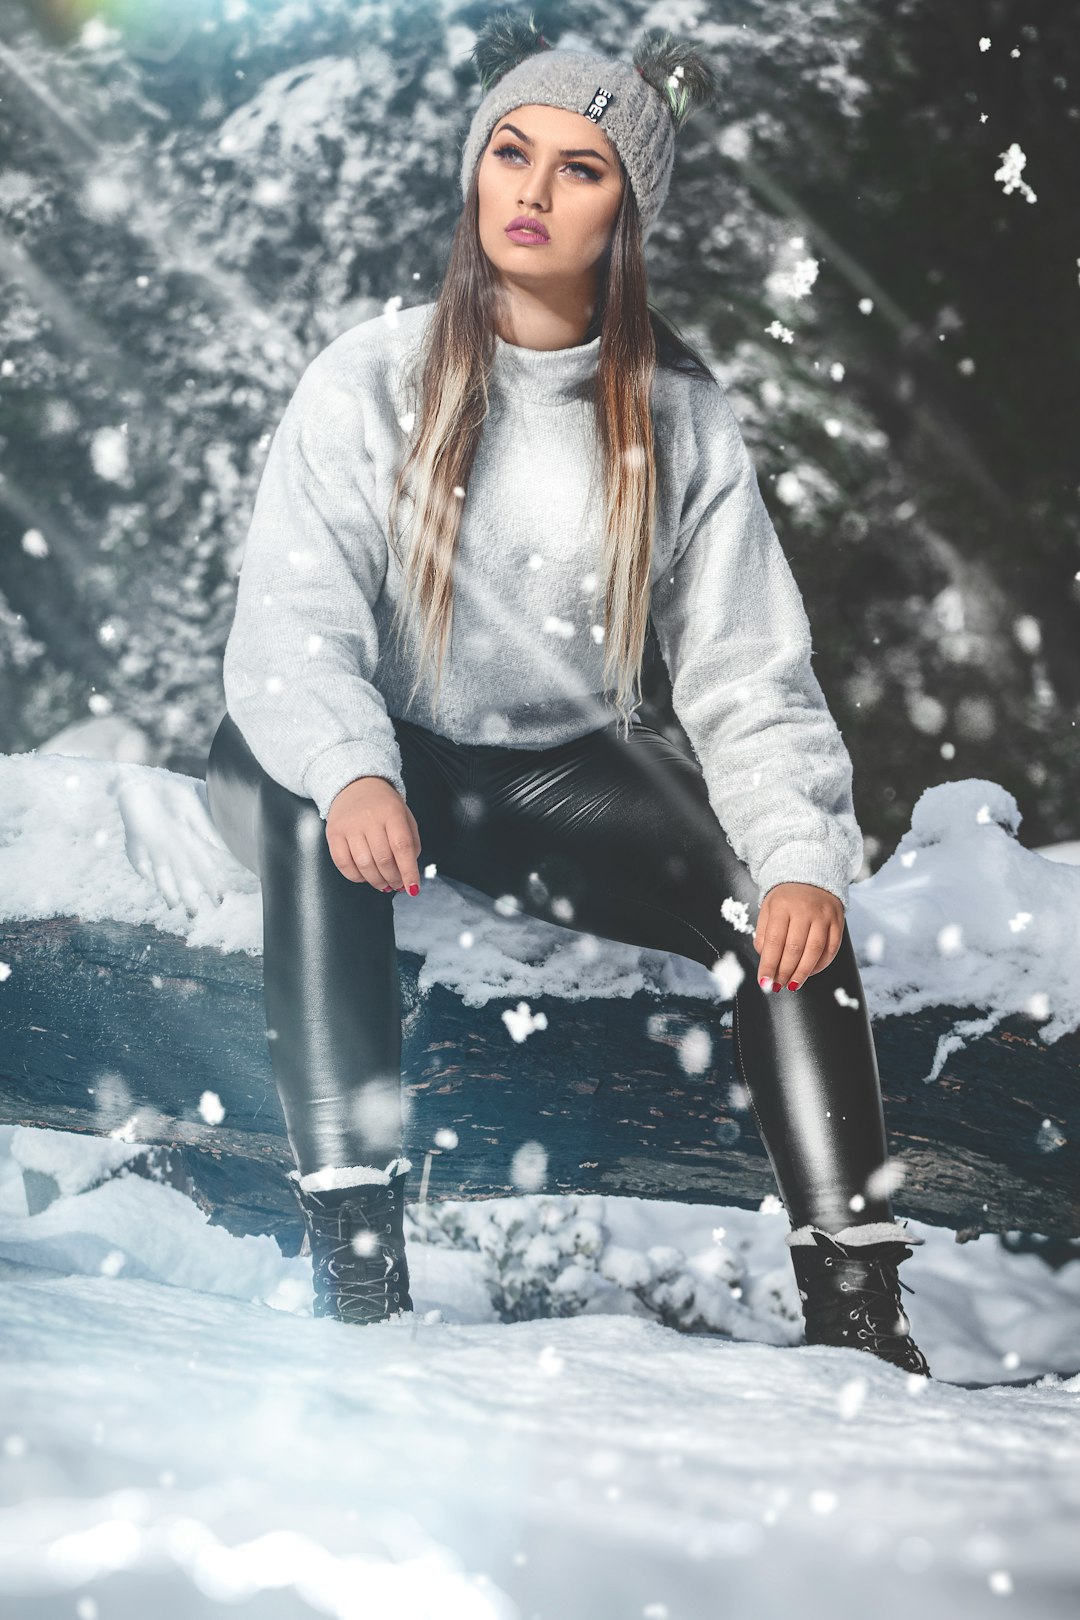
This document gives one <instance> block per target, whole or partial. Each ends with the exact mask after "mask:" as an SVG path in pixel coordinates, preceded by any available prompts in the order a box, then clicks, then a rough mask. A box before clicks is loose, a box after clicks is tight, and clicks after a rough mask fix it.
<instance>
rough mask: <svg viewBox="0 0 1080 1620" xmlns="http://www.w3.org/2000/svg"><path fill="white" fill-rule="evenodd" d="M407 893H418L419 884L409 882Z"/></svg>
mask: <svg viewBox="0 0 1080 1620" xmlns="http://www.w3.org/2000/svg"><path fill="white" fill-rule="evenodd" d="M409 893H410V894H419V893H420V885H419V883H410V884H409Z"/></svg>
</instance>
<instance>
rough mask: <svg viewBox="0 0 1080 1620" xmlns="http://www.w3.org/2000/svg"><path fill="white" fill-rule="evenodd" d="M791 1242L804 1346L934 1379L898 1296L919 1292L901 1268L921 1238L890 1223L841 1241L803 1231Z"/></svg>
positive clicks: (852, 1230)
mask: <svg viewBox="0 0 1080 1620" xmlns="http://www.w3.org/2000/svg"><path fill="white" fill-rule="evenodd" d="M898 1233H899V1234H900V1235H895V1234H898ZM885 1234H888V1235H885ZM868 1240H873V1241H868ZM787 1241H788V1244H789V1246H790V1248H791V1262H792V1265H793V1266H794V1268H795V1276H796V1279H797V1281H798V1284H799V1295H800V1298H801V1299H802V1302H803V1318H804V1320H805V1322H806V1343H807V1344H832V1345H840V1346H841V1347H843V1346H847V1347H848V1348H850V1349H852V1350H869V1351H870V1352H871V1353H872V1354H873V1355H876V1356H879V1357H880V1358H881V1360H882V1361H889V1362H891V1363H892V1364H893V1366H894V1367H900V1368H902V1369H903V1370H904V1371H905V1372H913V1373H922V1374H923V1375H924V1376H925V1377H926V1378H929V1377H930V1368H929V1366H928V1364H927V1361H926V1357H925V1356H924V1355H923V1353H922V1351H921V1350H920V1349H919V1347H918V1345H917V1344H916V1343H915V1341H914V1339H912V1338H911V1336H910V1333H909V1331H908V1329H909V1328H910V1326H911V1324H910V1322H909V1321H908V1319H907V1316H906V1314H905V1312H904V1310H903V1307H902V1306H901V1303H900V1290H901V1288H906V1289H907V1291H908V1293H909V1294H913V1293H914V1292H915V1290H914V1289H913V1288H909V1287H908V1284H907V1283H905V1282H901V1281H900V1278H899V1277H898V1276H897V1274H896V1268H897V1266H898V1265H899V1264H900V1262H901V1261H902V1260H910V1259H911V1252H912V1251H911V1245H912V1244H916V1243H921V1242H922V1241H923V1240H922V1238H916V1237H913V1236H912V1235H911V1234H910V1233H907V1232H904V1229H903V1228H902V1227H900V1226H898V1225H897V1224H896V1223H895V1222H891V1221H888V1222H877V1223H875V1224H874V1225H868V1226H865V1227H857V1226H855V1227H846V1228H845V1229H844V1231H843V1232H839V1233H829V1232H824V1231H822V1230H821V1228H820V1227H816V1226H810V1227H800V1228H799V1229H798V1230H797V1231H796V1232H792V1233H789V1235H788V1240H787Z"/></svg>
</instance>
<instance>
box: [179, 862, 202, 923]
mask: <svg viewBox="0 0 1080 1620" xmlns="http://www.w3.org/2000/svg"><path fill="white" fill-rule="evenodd" d="M180 893H181V895H182V896H183V900H184V910H185V911H186V912H187V913H188V915H189V916H190V917H194V916H195V915H196V913H197V912H198V909H199V907H200V905H201V904H202V902H203V899H204V897H205V895H206V890H205V889H204V888H203V887H202V885H201V884H200V883H199V882H198V880H197V879H196V878H195V877H194V876H193V875H192V873H190V872H185V873H184V874H183V875H182V877H181V879H180Z"/></svg>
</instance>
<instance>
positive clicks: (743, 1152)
mask: <svg viewBox="0 0 1080 1620" xmlns="http://www.w3.org/2000/svg"><path fill="white" fill-rule="evenodd" d="M0 957H2V959H3V960H5V961H6V962H9V963H11V964H12V965H13V967H14V968H16V969H17V971H13V972H12V973H11V974H10V976H9V978H8V981H7V983H6V984H5V986H4V993H3V997H2V999H0V1016H2V1026H0V1036H2V1052H3V1056H2V1060H0V1061H2V1069H0V1123H4V1124H23V1125H33V1126H39V1127H40V1126H46V1127H51V1128H54V1129H64V1130H73V1131H87V1132H91V1133H94V1134H98V1135H116V1136H119V1137H121V1138H122V1139H123V1140H126V1141H131V1142H141V1143H156V1144H164V1145H167V1146H170V1147H173V1148H179V1149H181V1152H182V1158H183V1162H184V1165H185V1167H186V1169H187V1172H188V1173H189V1174H190V1176H191V1178H192V1181H193V1182H194V1185H195V1187H196V1188H198V1189H199V1191H200V1192H201V1194H202V1195H203V1197H204V1198H205V1199H206V1200H207V1207H209V1208H210V1209H212V1210H213V1212H214V1218H215V1219H217V1220H219V1221H220V1222H222V1224H224V1225H226V1226H228V1227H229V1228H230V1229H231V1230H234V1231H265V1230H269V1231H275V1232H276V1231H282V1230H284V1229H286V1228H287V1229H291V1228H292V1227H293V1226H294V1224H295V1214H294V1210H293V1207H292V1202H291V1198H290V1197H289V1195H288V1192H287V1189H286V1187H285V1182H284V1176H285V1172H286V1170H288V1169H289V1168H291V1165H292V1157H291V1154H290V1152H289V1147H288V1142H287V1140H286V1137H285V1132H284V1125H283V1121H282V1117H281V1112H280V1107H279V1105H278V1100H277V1094H276V1091H275V1089H274V1084H273V1079H272V1075H271V1071H270V1063H269V1054H268V1047H267V1043H266V1038H265V1020H264V1015H263V1002H262V978H261V963H260V960H259V959H258V958H257V957H252V956H251V955H250V954H248V953H245V952H222V951H220V950H217V949H211V948H205V947H203V948H198V947H196V948H193V947H191V946H188V945H186V944H185V943H184V942H183V940H182V939H179V938H177V937H176V936H173V935H168V934H164V933H162V932H160V931H159V930H157V929H155V928H151V927H147V926H145V925H143V926H134V925H131V924H128V923H120V922H108V921H98V922H95V923H83V922H80V921H78V920H77V919H74V918H51V919H45V920H41V919H37V920H29V921H25V922H20V923H8V924H6V925H4V926H3V928H2V931H0ZM400 965H401V987H402V1011H403V1054H402V1059H403V1074H404V1082H405V1084H404V1095H405V1110H406V1115H407V1120H408V1123H407V1127H406V1139H405V1148H406V1152H407V1154H408V1156H409V1157H410V1158H411V1159H412V1161H413V1164H414V1166H416V1170H417V1174H414V1177H413V1196H414V1197H415V1196H416V1195H417V1189H418V1175H419V1173H420V1172H422V1171H423V1169H424V1166H425V1159H426V1157H427V1155H428V1154H429V1152H430V1154H431V1158H430V1163H429V1165H428V1167H427V1168H428V1179H427V1182H426V1187H425V1193H426V1196H427V1197H429V1198H433V1199H439V1198H444V1197H455V1198H473V1197H475V1198H484V1197H491V1196H496V1195H503V1194H506V1193H514V1192H519V1191H522V1190H530V1191H538V1190H546V1191H551V1192H583V1193H588V1192H600V1193H610V1194H616V1195H624V1196H625V1195H631V1196H637V1197H642V1198H659V1199H675V1200H678V1201H681V1202H689V1203H695V1202H705V1203H733V1204H737V1205H741V1206H744V1207H757V1205H758V1204H759V1203H760V1201H761V1199H762V1198H763V1197H765V1196H766V1195H767V1194H769V1193H770V1192H775V1190H776V1189H775V1182H774V1180H773V1177H772V1172H771V1169H770V1166H769V1164H768V1161H767V1159H766V1157H765V1154H764V1151H763V1149H762V1146H761V1143H760V1140H759V1138H758V1136H757V1133H756V1130H755V1128H754V1126H753V1124H752V1121H751V1119H750V1116H749V1114H748V1113H747V1111H746V1110H745V1108H741V1107H738V1106H736V1105H735V1103H734V1102H733V1083H734V1081H735V1079H736V1070H735V1067H734V1057H733V1053H732V1051H731V1043H730V1036H731V1031H730V1008H729V1007H727V1006H726V1004H725V1003H722V1002H717V1003H715V1004H713V1005H712V1006H709V1005H708V1004H705V1005H703V1004H702V1002H701V1000H700V999H699V998H695V997H690V996H680V995H678V994H675V993H672V994H669V995H668V996H666V997H664V998H658V997H657V996H656V995H655V994H652V993H648V992H639V993H638V994H636V995H633V996H630V997H629V998H618V999H595V998H593V999H587V1000H579V1001H566V1000H563V999H561V998H559V997H554V996H548V997H539V998H538V997H533V998H532V999H531V1000H530V1002H529V1012H530V1013H531V1018H532V1022H533V1024H534V1026H537V1027H534V1029H533V1032H532V1033H531V1034H530V1035H529V1037H528V1038H527V1039H524V1040H521V1041H515V1040H514V1039H513V1037H512V1035H511V1034H510V1032H509V1030H508V1026H507V1023H506V1021H505V1020H504V1018H503V1017H500V1016H499V1014H498V1011H497V1010H495V1009H492V1008H491V1007H490V1006H489V1007H487V1008H485V1009H481V1010H478V1009H476V1008H473V1007H469V1006H467V1005H465V1004H464V1003H463V1002H462V1000H461V998H460V996H458V995H457V994H455V993H454V992H452V991H450V990H448V989H446V988H445V987H444V986H442V985H438V984H436V985H434V986H432V987H431V988H430V989H429V990H427V991H426V992H424V993H421V991H420V990H419V988H418V971H419V968H420V966H421V959H420V958H419V957H417V956H415V955H412V954H411V953H409V952H406V951H403V952H401V954H400ZM969 1011H970V1009H969ZM541 1013H544V1014H545V1015H546V1019H547V1023H546V1027H544V1025H543V1020H541V1019H540V1018H539V1015H540V1014H541ZM521 1016H524V1014H522V1015H521ZM954 1018H955V1015H954V1013H953V1012H952V1011H950V1010H948V1009H945V1008H940V1007H939V1008H934V1009H931V1010H927V1011H926V1012H923V1013H917V1014H909V1015H907V1016H904V1017H899V1018H887V1019H883V1020H880V1021H878V1022H877V1024H876V1026H875V1038H876V1042H877V1048H878V1057H879V1065H880V1070H881V1075H882V1085H883V1090H884V1094H885V1105H886V1118H887V1123H888V1133H889V1143H890V1150H891V1152H892V1154H893V1155H894V1157H895V1158H897V1159H898V1161H900V1162H901V1163H902V1166H903V1171H904V1179H903V1182H902V1185H901V1186H900V1187H899V1188H898V1190H897V1192H896V1194H895V1197H894V1203H895V1205H896V1209H897V1212H898V1213H900V1214H903V1215H910V1216H913V1217H915V1218H916V1219H919V1220H923V1221H929V1222H932V1223H934V1224H941V1225H948V1226H951V1227H954V1228H956V1229H957V1230H958V1231H960V1232H961V1233H963V1234H964V1235H970V1236H974V1235H976V1234H977V1233H979V1232H995V1231H996V1232H1004V1231H1007V1230H1019V1231H1027V1232H1039V1233H1045V1234H1047V1235H1051V1236H1058V1237H1065V1238H1068V1237H1073V1236H1075V1235H1076V1234H1078V1233H1080V1175H1078V1174H1077V1150H1076V1144H1077V1142H1080V1118H1078V1115H1080V1098H1078V1091H1077V1070H1078V1066H1080V1037H1077V1036H1075V1035H1073V1036H1065V1037H1063V1038H1062V1039H1060V1040H1059V1041H1057V1042H1056V1043H1054V1045H1052V1046H1049V1047H1047V1046H1044V1045H1043V1044H1042V1043H1041V1042H1040V1041H1039V1040H1038V1038H1037V1037H1036V1036H1035V1034H1034V1033H1033V1030H1032V1028H1031V1027H1030V1023H1029V1022H1028V1023H1026V1024H1025V1021H1024V1020H1022V1019H1013V1020H1010V1021H1009V1022H1008V1023H1006V1024H1003V1025H999V1026H998V1027H997V1028H996V1029H995V1030H994V1031H993V1032H992V1033H989V1034H987V1035H986V1036H984V1038H983V1039H982V1040H981V1041H979V1043H978V1044H977V1045H974V1046H971V1047H965V1048H964V1049H963V1050H962V1051H959V1052H957V1053H955V1054H954V1055H953V1056H952V1057H951V1058H950V1060H949V1061H948V1063H947V1065H946V1067H945V1068H944V1069H943V1070H942V1072H941V1073H940V1074H939V1075H938V1076H937V1078H936V1079H935V1080H934V1081H933V1082H931V1083H930V1084H926V1083H924V1079H923V1076H924V1075H925V1074H926V1073H927V1072H928V1069H929V1067H930V1060H931V1058H932V1056H933V1053H934V1050H935V1046H936V1043H937V1041H938V1039H939V1037H940V1036H942V1035H944V1034H946V1032H947V1031H948V1030H949V1028H950V1027H951V1025H952V1024H953V1022H954ZM701 1028H704V1029H706V1030H707V1031H708V1033H709V1034H710V1035H711V1036H712V1038H713V1057H712V1060H711V1061H710V1062H709V1063H708V1065H707V1066H706V1067H705V1068H704V1069H703V1070H702V1072H701V1073H698V1074H688V1073H687V1072H686V1070H685V1069H684V1067H683V1065H682V1063H681V1062H680V1060H679V1047H680V1043H681V1041H682V1039H683V1037H684V1036H685V1035H686V1034H687V1033H688V1032H689V1031H691V1030H694V1029H701ZM734 1094H735V1096H736V1097H737V1096H738V1088H737V1087H735V1088H734ZM447 1131H451V1132H453V1133H455V1134H456V1137H457V1145H456V1146H455V1147H453V1148H451V1149H445V1148H444V1149H440V1148H438V1147H436V1145H435V1144H436V1141H437V1140H442V1141H446V1140H447V1138H446V1137H445V1136H443V1135H442V1134H441V1133H445V1132H447ZM530 1145H532V1146H531V1148H530ZM522 1150H524V1154H523V1157H524V1161H525V1163H526V1166H528V1165H529V1164H531V1163H533V1162H535V1157H536V1154H537V1152H538V1151H540V1157H541V1161H542V1163H543V1166H544V1170H545V1171H546V1173H545V1174H541V1176H540V1178H539V1180H537V1181H532V1180H530V1179H528V1169H526V1170H525V1172H524V1176H522V1172H521V1164H522V1157H519V1158H518V1159H517V1160H515V1155H522ZM515 1176H518V1177H520V1178H521V1179H517V1180H515Z"/></svg>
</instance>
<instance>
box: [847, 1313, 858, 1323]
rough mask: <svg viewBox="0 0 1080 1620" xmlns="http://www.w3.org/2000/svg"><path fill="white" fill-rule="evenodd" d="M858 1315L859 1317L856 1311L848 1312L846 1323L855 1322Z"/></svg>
mask: <svg viewBox="0 0 1080 1620" xmlns="http://www.w3.org/2000/svg"><path fill="white" fill-rule="evenodd" d="M858 1315H859V1313H858V1311H848V1321H849V1322H854V1321H856V1320H857V1318H858Z"/></svg>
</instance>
